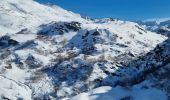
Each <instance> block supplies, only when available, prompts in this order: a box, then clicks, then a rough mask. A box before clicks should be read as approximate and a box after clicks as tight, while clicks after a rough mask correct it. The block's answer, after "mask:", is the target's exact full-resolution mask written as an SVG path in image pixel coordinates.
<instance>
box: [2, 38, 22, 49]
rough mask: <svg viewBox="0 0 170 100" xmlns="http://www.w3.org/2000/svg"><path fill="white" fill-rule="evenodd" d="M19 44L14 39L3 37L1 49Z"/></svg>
mask: <svg viewBox="0 0 170 100" xmlns="http://www.w3.org/2000/svg"><path fill="white" fill-rule="evenodd" d="M17 44H19V42H18V41H16V40H14V39H11V37H10V36H8V35H5V36H2V37H1V38H0V47H4V46H11V45H13V46H15V45H17Z"/></svg>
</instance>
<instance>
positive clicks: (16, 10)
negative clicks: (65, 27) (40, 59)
mask: <svg viewBox="0 0 170 100" xmlns="http://www.w3.org/2000/svg"><path fill="white" fill-rule="evenodd" d="M0 15H1V16H0V20H1V23H0V32H1V33H0V34H1V35H2V34H6V33H14V32H17V31H20V29H24V28H33V29H35V28H37V26H39V25H42V24H46V23H49V22H51V21H69V20H71V21H72V20H79V19H80V16H79V15H76V14H74V13H72V12H69V11H66V10H64V9H62V8H60V7H58V6H53V7H48V6H45V5H41V4H39V3H37V2H35V1H33V0H27V1H23V0H1V1H0ZM81 20H82V19H81Z"/></svg>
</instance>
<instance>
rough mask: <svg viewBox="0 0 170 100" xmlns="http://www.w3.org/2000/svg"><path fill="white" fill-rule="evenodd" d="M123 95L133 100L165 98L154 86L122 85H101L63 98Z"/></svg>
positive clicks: (105, 99)
mask: <svg viewBox="0 0 170 100" xmlns="http://www.w3.org/2000/svg"><path fill="white" fill-rule="evenodd" d="M125 97H132V98H133V99H134V100H167V96H166V94H165V93H164V92H162V91H160V90H158V89H155V88H151V89H141V88H139V87H133V88H131V89H127V88H123V87H115V88H112V87H110V86H102V87H99V88H96V89H94V90H92V91H89V92H87V93H81V94H79V95H77V96H75V97H72V98H70V99H63V100H120V99H122V98H125ZM128 100H129V99H128Z"/></svg>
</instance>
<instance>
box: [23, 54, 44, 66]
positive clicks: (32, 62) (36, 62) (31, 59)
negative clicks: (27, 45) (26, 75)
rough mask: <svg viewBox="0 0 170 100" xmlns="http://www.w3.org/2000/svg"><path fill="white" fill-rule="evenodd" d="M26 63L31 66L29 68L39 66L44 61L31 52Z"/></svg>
mask: <svg viewBox="0 0 170 100" xmlns="http://www.w3.org/2000/svg"><path fill="white" fill-rule="evenodd" d="M25 63H26V64H27V65H28V66H29V68H38V67H41V66H42V62H41V61H39V60H37V59H36V58H35V57H34V56H33V55H31V54H29V55H28V57H27V59H26V60H25Z"/></svg>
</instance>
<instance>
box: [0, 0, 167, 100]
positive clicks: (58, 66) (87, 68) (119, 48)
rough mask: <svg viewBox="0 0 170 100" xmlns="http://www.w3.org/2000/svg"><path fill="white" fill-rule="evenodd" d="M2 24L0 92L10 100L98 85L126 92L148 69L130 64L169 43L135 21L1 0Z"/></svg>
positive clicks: (59, 95)
mask: <svg viewBox="0 0 170 100" xmlns="http://www.w3.org/2000/svg"><path fill="white" fill-rule="evenodd" d="M0 22H2V23H0V32H1V33H0V34H1V37H0V75H2V76H5V77H2V78H3V79H2V80H4V82H0V86H2V87H0V89H2V90H3V91H5V92H9V93H10V96H9V97H8V96H7V95H5V98H9V99H10V98H11V99H13V98H14V99H15V98H16V99H20V98H23V99H25V98H26V100H27V99H28V100H29V99H38V100H39V99H42V100H48V99H52V100H56V99H62V98H65V97H72V96H74V95H77V94H79V93H82V92H87V91H89V90H92V89H94V88H97V87H100V86H113V87H114V86H117V85H121V86H126V87H128V86H130V85H131V84H132V83H131V82H129V80H131V79H132V80H134V79H135V77H136V75H138V74H140V73H141V72H142V71H145V68H148V66H141V67H134V66H135V65H134V66H128V65H129V64H133V62H134V61H135V60H137V59H139V58H140V57H141V56H145V55H147V53H149V52H151V51H154V48H155V47H156V46H157V45H158V44H160V43H162V42H163V41H165V40H166V39H167V37H165V36H163V35H160V34H156V33H153V32H150V31H147V30H145V29H144V28H142V27H141V26H139V25H138V24H137V23H134V22H128V21H121V20H116V19H109V18H108V19H95V20H85V19H83V18H81V17H80V16H79V15H77V14H74V13H72V12H68V11H66V10H63V9H62V8H59V7H50V6H46V5H42V4H39V3H37V2H35V1H33V0H27V1H23V0H1V1H0ZM7 33H8V34H7ZM122 81H125V82H127V84H125V83H124V82H122ZM5 82H7V83H13V84H15V87H16V88H17V89H18V90H23V91H25V92H24V93H25V94H27V96H25V94H22V93H20V91H19V92H18V93H16V92H15V90H12V89H6V87H10V84H5ZM18 83H20V84H23V85H19V84H18ZM4 84H5V85H4ZM128 84H130V85H128ZM132 85H134V84H132ZM4 86H5V87H4ZM27 87H29V89H27ZM148 88H150V87H148ZM16 94H21V95H17V96H16ZM30 94H31V96H30ZM0 95H4V94H2V93H1V92H0ZM2 98H3V96H2Z"/></svg>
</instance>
